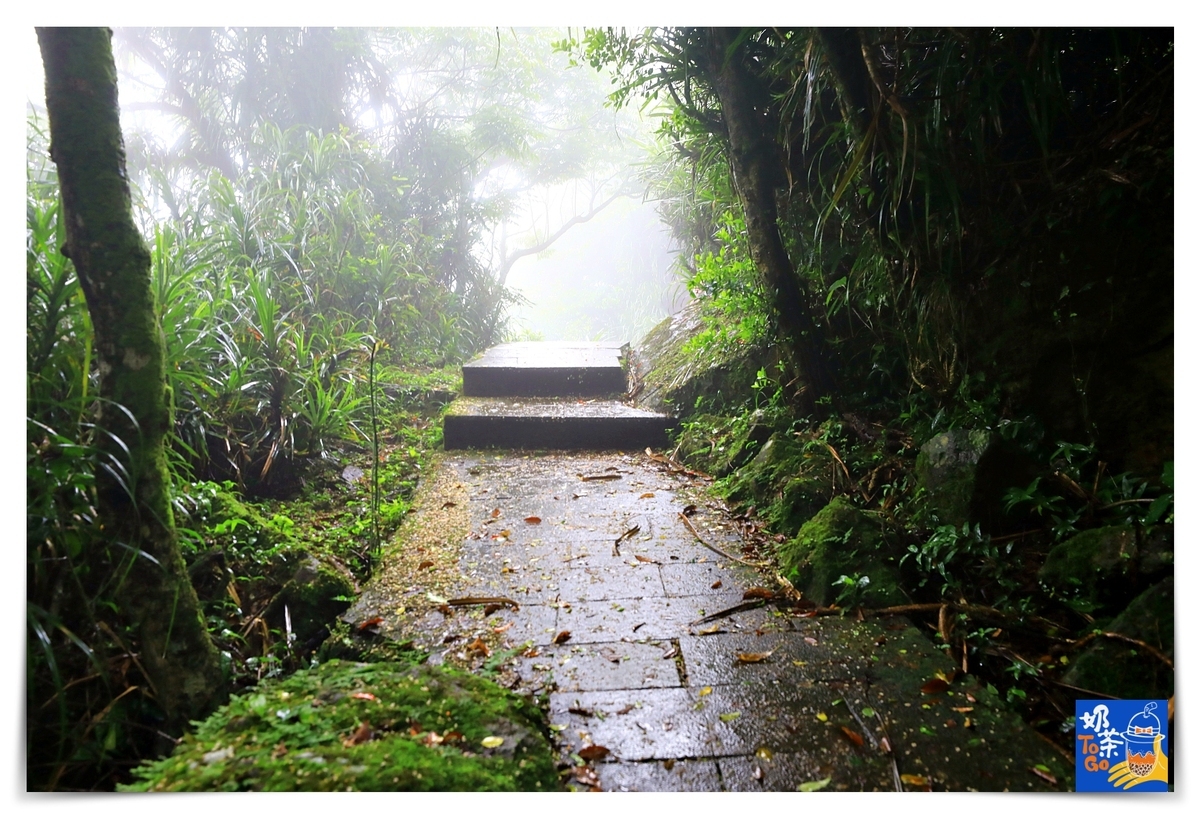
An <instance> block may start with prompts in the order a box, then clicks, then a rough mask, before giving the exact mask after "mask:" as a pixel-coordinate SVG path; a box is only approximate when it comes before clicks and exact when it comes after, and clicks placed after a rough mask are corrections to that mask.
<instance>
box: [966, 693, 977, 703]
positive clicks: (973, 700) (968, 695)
mask: <svg viewBox="0 0 1200 818" xmlns="http://www.w3.org/2000/svg"><path fill="white" fill-rule="evenodd" d="M967 701H969V702H970V703H971V704H976V703H977V702H976V700H975V697H974V696H972V695H971V694H970V693H968V694H967Z"/></svg>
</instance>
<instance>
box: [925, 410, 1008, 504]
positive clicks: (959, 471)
mask: <svg viewBox="0 0 1200 818" xmlns="http://www.w3.org/2000/svg"><path fill="white" fill-rule="evenodd" d="M992 445H993V438H992V433H991V432H988V431H984V430H979V429H952V430H950V431H948V432H942V433H941V434H940V435H937V436H935V437H933V438H932V439H931V440H929V441H927V442H926V443H925V445H924V446H922V447H921V451H920V453H919V454H918V455H917V485H919V486H920V487H921V488H924V489H925V493H926V497H927V498H928V508H929V512H930V514H931V515H932V516H934V517H936V518H937V521H938V522H940V523H943V524H946V525H953V526H961V525H962V524H963V523H965V522H967V521H969V520H970V519H971V503H972V500H973V499H974V497H975V483H976V478H977V476H978V473H979V462H980V461H981V460H982V459H983V456H984V454H985V453H986V452H987V451H988V449H989V448H991V446H992Z"/></svg>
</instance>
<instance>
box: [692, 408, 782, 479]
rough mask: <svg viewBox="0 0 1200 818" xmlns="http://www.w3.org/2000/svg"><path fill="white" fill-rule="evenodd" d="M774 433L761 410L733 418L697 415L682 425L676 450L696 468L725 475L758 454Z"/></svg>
mask: <svg viewBox="0 0 1200 818" xmlns="http://www.w3.org/2000/svg"><path fill="white" fill-rule="evenodd" d="M773 432H774V429H773V428H772V426H771V425H770V424H769V423H768V422H767V420H766V417H765V415H764V413H763V412H761V411H755V412H751V413H750V414H749V415H747V416H742V417H733V418H727V417H721V416H719V415H710V414H702V415H696V416H694V417H693V418H692V419H691V420H690V421H689V422H688V423H686V424H684V425H683V429H682V431H681V432H680V435H679V442H678V445H677V447H676V451H677V453H678V457H679V459H680V460H682V461H683V462H684V463H686V464H687V465H689V466H691V467H692V468H693V469H699V470H700V471H703V472H706V473H708V474H711V475H713V476H714V477H726V476H728V475H729V474H730V472H732V471H734V470H735V469H739V468H741V467H742V466H744V465H745V464H746V463H747V462H748V461H749V460H750V459H751V458H753V457H754V456H755V455H756V454H758V452H759V450H760V449H761V448H762V447H763V445H764V444H765V443H766V442H767V440H769V439H770V437H771V435H772V433H773Z"/></svg>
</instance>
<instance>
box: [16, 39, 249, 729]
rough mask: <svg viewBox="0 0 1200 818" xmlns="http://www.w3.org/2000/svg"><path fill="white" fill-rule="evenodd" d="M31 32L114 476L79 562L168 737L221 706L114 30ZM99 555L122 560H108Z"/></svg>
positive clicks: (103, 442) (101, 481) (108, 476)
mask: <svg viewBox="0 0 1200 818" xmlns="http://www.w3.org/2000/svg"><path fill="white" fill-rule="evenodd" d="M37 34H38V41H39V43H40V45H41V51H42V62H43V64H44V65H45V71H46V108H47V111H48V113H49V118H50V138H51V146H50V156H51V158H52V159H53V160H54V163H55V164H56V165H57V166H58V181H59V187H60V188H61V190H62V200H63V219H64V221H65V223H66V235H67V243H66V246H65V247H64V248H63V253H64V255H66V256H67V257H68V258H70V259H71V261H72V262H73V263H74V265H75V270H76V273H77V275H78V276H79V282H80V286H81V288H82V289H83V292H84V295H85V297H86V299H87V305H88V312H89V314H90V315H91V319H92V325H93V328H94V332H95V350H96V362H97V367H98V370H99V374H100V384H99V396H100V398H101V404H100V410H99V412H98V413H97V425H98V428H100V429H102V430H103V433H102V434H99V435H98V441H97V445H98V446H99V447H100V448H101V450H102V453H103V455H104V456H107V457H109V461H108V462H110V463H113V462H116V463H120V464H121V466H122V467H123V468H124V469H125V471H126V474H125V475H122V476H120V477H118V476H117V475H116V473H115V472H116V471H119V470H114V471H109V470H107V469H98V470H97V490H98V500H99V507H100V514H101V521H100V524H101V526H102V532H101V533H102V535H103V537H104V539H105V541H106V542H107V543H109V544H110V545H112V546H115V547H110V548H108V549H101V548H97V549H96V550H95V551H96V553H94V554H93V558H92V560H91V561H90V562H91V564H92V565H93V566H94V567H98V568H100V569H101V570H108V571H116V572H118V573H117V575H116V576H115V577H114V580H115V587H116V601H117V603H118V605H119V606H120V609H121V613H122V615H123V616H125V617H127V618H128V621H129V622H130V623H131V624H132V625H133V626H134V628H135V629H136V631H137V633H138V635H139V639H140V661H141V664H142V666H143V667H144V668H145V669H146V672H147V674H148V675H149V676H150V679H149V682H150V684H151V685H152V686H153V692H154V695H155V697H156V699H157V701H158V703H159V705H160V706H161V707H162V709H163V711H164V713H165V714H166V717H167V723H168V726H169V727H170V728H172V729H180V728H182V727H184V726H186V723H187V719H191V718H197V717H199V716H202V715H204V714H205V713H207V712H208V711H209V710H211V709H212V708H213V707H214V706H215V705H216V704H218V703H219V702H220V700H221V699H222V698H223V695H224V689H225V680H224V674H223V672H222V670H221V665H220V657H219V655H218V653H217V650H216V648H215V647H214V645H213V643H212V640H211V639H210V638H209V635H208V631H207V630H206V629H205V625H204V620H203V617H202V615H201V612H200V606H199V603H198V600H197V598H196V592H195V590H194V589H193V588H192V585H191V582H190V580H189V579H188V575H187V571H186V568H185V566H184V563H183V558H182V556H181V555H180V551H179V543H178V539H177V534H176V531H175V523H174V519H173V517H172V514H171V502H170V477H169V474H168V471H167V465H166V455H165V450H164V438H165V435H166V433H167V431H168V429H169V424H170V410H169V404H168V401H167V386H166V371H165V364H164V343H163V337H162V330H161V328H160V326H159V321H158V314H157V308H156V305H155V303H154V294H153V291H152V289H151V279H150V253H149V251H148V250H147V248H146V246H145V243H144V242H143V240H142V237H141V235H140V234H139V233H138V231H137V228H136V226H135V225H134V222H133V214H132V209H131V202H130V190H129V182H128V180H127V178H126V175H125V145H124V140H123V139H122V136H121V126H120V119H119V115H118V114H119V112H118V107H117V72H116V66H115V64H114V62H113V56H112V43H111V37H112V32H111V31H109V30H108V29H103V28H39V29H38V30H37ZM101 550H107V551H109V552H111V553H112V554H117V555H121V559H119V560H115V561H114V562H109V561H108V560H107V558H105V557H102V556H100V551H101ZM114 563H115V564H114Z"/></svg>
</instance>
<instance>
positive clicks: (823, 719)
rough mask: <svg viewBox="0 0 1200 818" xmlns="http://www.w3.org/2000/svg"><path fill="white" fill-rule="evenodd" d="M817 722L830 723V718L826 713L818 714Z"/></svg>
mask: <svg viewBox="0 0 1200 818" xmlns="http://www.w3.org/2000/svg"><path fill="white" fill-rule="evenodd" d="M817 721H829V716H826V715H825V714H824V713H817Z"/></svg>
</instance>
